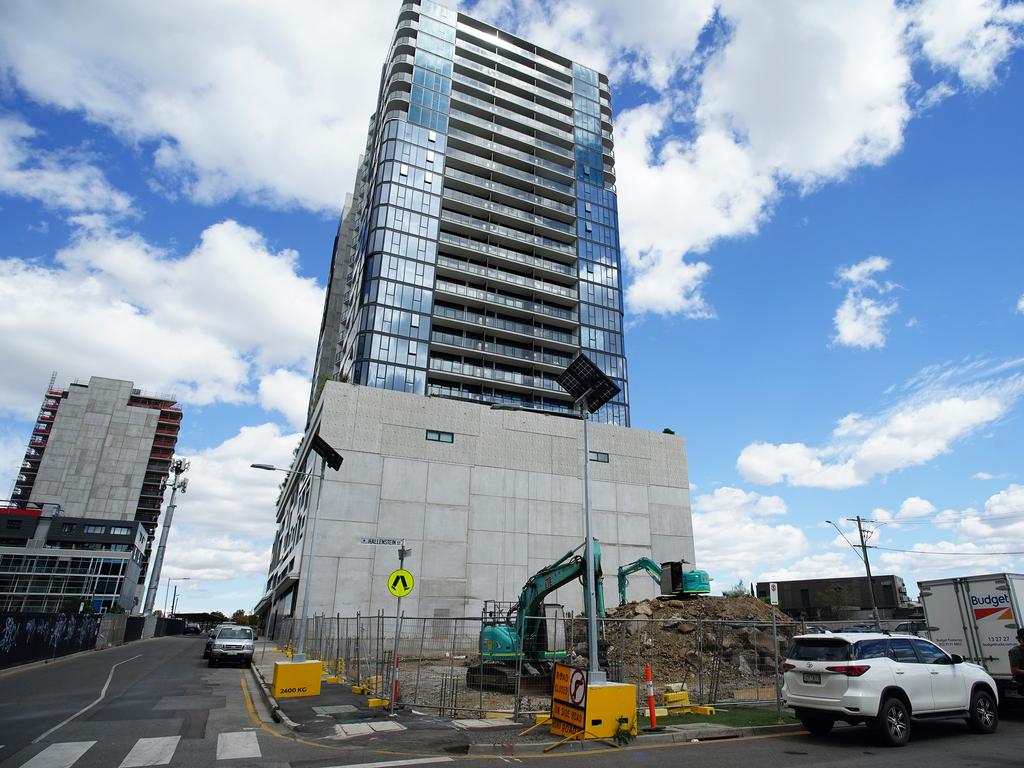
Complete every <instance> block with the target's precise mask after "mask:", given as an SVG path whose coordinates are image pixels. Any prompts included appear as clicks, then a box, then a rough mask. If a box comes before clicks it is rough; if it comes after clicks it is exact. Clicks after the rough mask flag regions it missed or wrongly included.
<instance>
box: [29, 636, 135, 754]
mask: <svg viewBox="0 0 1024 768" xmlns="http://www.w3.org/2000/svg"><path fill="white" fill-rule="evenodd" d="M140 658H142V654H141V653H140V654H137V655H135V656H132V657H131V658H130V659H125V660H124V661H119V662H117V664H115V665H114V666H112V667H111V668H110V674H109V675H107V682H105V683H104V684H103V690H102V691H100V695H99V697H97V699H96V701H94V702H93V703H92V704H90V705H89V706H87V707H82V708H81V709H80V710H78V711H77V712H75V714H73V715H71V717H69V718H67V719H65V720H61V721H60V722H59V723H57V724H56V725H55V726H53V728H51V729H50V730H48V731H47V732H46V733H44V734H42V735H40V736H36V737H35V738H34V739H32V743H33V744H38V743H39V742H40V741H42V740H43V739H45V738H46V737H47V736H49V735H50V734H51V733H53V732H54V731H56V730H57V729H58V728H61V727H63V726H65V725H67V724H68V723H70V722H71V721H72V720H74V719H75V718H76V717H78V716H79V715H81V714H84V713H85V712H88V711H89V710H90V709H92V708H93V707H95V706H96V705H97V704H99V703H100V702H101V701H103V697H104V696H106V695H107V688H109V687H110V681H111V680H113V679H114V670H115V669H117V668H118V667H120V666H121V665H122V664H127V663H128V662H129V661H135V660H136V659H140ZM69 743H72V744H75V743H79V744H84V743H85V742H69ZM90 744H95V742H90ZM45 751H46V750H43V752H40V753H39V754H44V753H45ZM76 759H77V758H76Z"/></svg>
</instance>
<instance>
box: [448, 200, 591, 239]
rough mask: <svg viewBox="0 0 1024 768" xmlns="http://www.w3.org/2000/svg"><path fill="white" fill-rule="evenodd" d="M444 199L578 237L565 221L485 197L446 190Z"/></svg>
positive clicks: (573, 228)
mask: <svg viewBox="0 0 1024 768" xmlns="http://www.w3.org/2000/svg"><path fill="white" fill-rule="evenodd" d="M442 196H443V197H445V198H447V199H449V200H456V201H458V202H460V203H466V204H467V205H472V206H475V207H477V208H483V209H484V210H487V211H491V212H492V213H499V214H502V215H503V216H508V217H509V218H511V219H518V220H519V221H523V222H526V223H527V224H532V225H534V226H537V227H547V228H548V229H553V230H555V231H556V232H564V233H565V234H567V235H572V236H575V235H576V228H575V227H573V226H572V225H571V224H566V223H565V222H564V221H558V220H557V219H551V218H548V217H547V216H541V215H540V214H537V213H530V212H529V211H524V210H522V209H521V208H515V207H513V206H511V205H505V204H504V203H495V202H492V201H490V200H488V199H487V198H485V197H480V196H479V195H471V194H469V193H468V192H460V191H459V190H457V189H451V188H445V190H444V192H443V195H442Z"/></svg>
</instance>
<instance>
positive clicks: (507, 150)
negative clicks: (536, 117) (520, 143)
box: [448, 127, 575, 189]
mask: <svg viewBox="0 0 1024 768" xmlns="http://www.w3.org/2000/svg"><path fill="white" fill-rule="evenodd" d="M448 138H449V139H461V140H462V141H466V142H469V143H471V144H474V145H476V146H478V147H480V148H482V149H486V150H488V151H490V152H494V153H496V154H498V155H499V156H503V158H502V159H504V157H514V158H516V159H517V160H522V161H523V162H526V163H530V164H531V165H535V166H539V167H541V168H546V169H548V170H550V171H554V172H556V173H560V174H562V175H563V176H564V177H565V178H567V179H574V178H575V177H574V176H573V170H572V165H571V164H570V165H561V164H559V163H556V162H553V161H551V160H548V159H546V158H543V157H539V156H538V155H534V154H531V153H529V152H524V151H523V150H521V149H516V148H515V147H510V146H509V145H508V144H502V143H499V142H496V141H491V140H490V139H485V138H483V137H482V136H477V135H476V134H473V133H470V132H469V131H464V130H462V129H461V128H454V127H449V128H448ZM569 187H570V189H571V188H572V185H571V184H570V185H569Z"/></svg>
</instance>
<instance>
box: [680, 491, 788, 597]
mask: <svg viewBox="0 0 1024 768" xmlns="http://www.w3.org/2000/svg"><path fill="white" fill-rule="evenodd" d="M784 514H786V504H785V502H784V501H783V500H782V499H781V498H779V497H778V496H761V495H760V494H757V493H752V492H748V491H743V490H742V489H740V488H730V487H723V488H717V489H715V492H714V493H712V494H704V495H700V496H697V498H696V499H695V500H694V503H693V530H694V540H695V541H696V542H697V549H698V551H697V560H698V564H699V566H700V567H702V568H705V569H707V570H708V571H710V572H711V573H712V574H713V575H714V577H715V579H716V580H717V581H718V582H719V584H720V585H721V584H724V583H725V582H726V581H729V583H731V581H730V579H729V578H727V575H730V574H731V575H732V576H734V577H735V576H739V577H741V578H745V579H748V580H749V578H750V577H751V576H752V575H753V574H754V573H756V572H757V571H758V570H760V569H763V568H766V567H769V566H772V565H777V564H780V563H783V562H785V561H787V560H791V559H792V558H794V557H798V556H800V555H802V554H803V553H804V552H806V550H807V537H806V536H805V535H804V532H803V531H802V530H800V529H799V528H797V527H796V526H795V525H790V524H787V523H781V524H778V523H776V522H775V518H777V517H779V516H781V515H784ZM769 521H770V522H769ZM727 586H728V585H727Z"/></svg>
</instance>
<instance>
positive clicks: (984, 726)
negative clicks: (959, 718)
mask: <svg viewBox="0 0 1024 768" xmlns="http://www.w3.org/2000/svg"><path fill="white" fill-rule="evenodd" d="M967 724H968V725H969V726H970V727H971V730H972V731H974V732H975V733H994V732H995V730H996V728H998V727H999V710H998V708H997V706H996V702H995V700H994V699H993V698H992V694H991V693H989V692H988V691H987V690H985V689H984V688H979V689H977V690H976V691H975V692H974V694H973V695H972V696H971V709H970V714H969V716H968V718H967Z"/></svg>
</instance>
